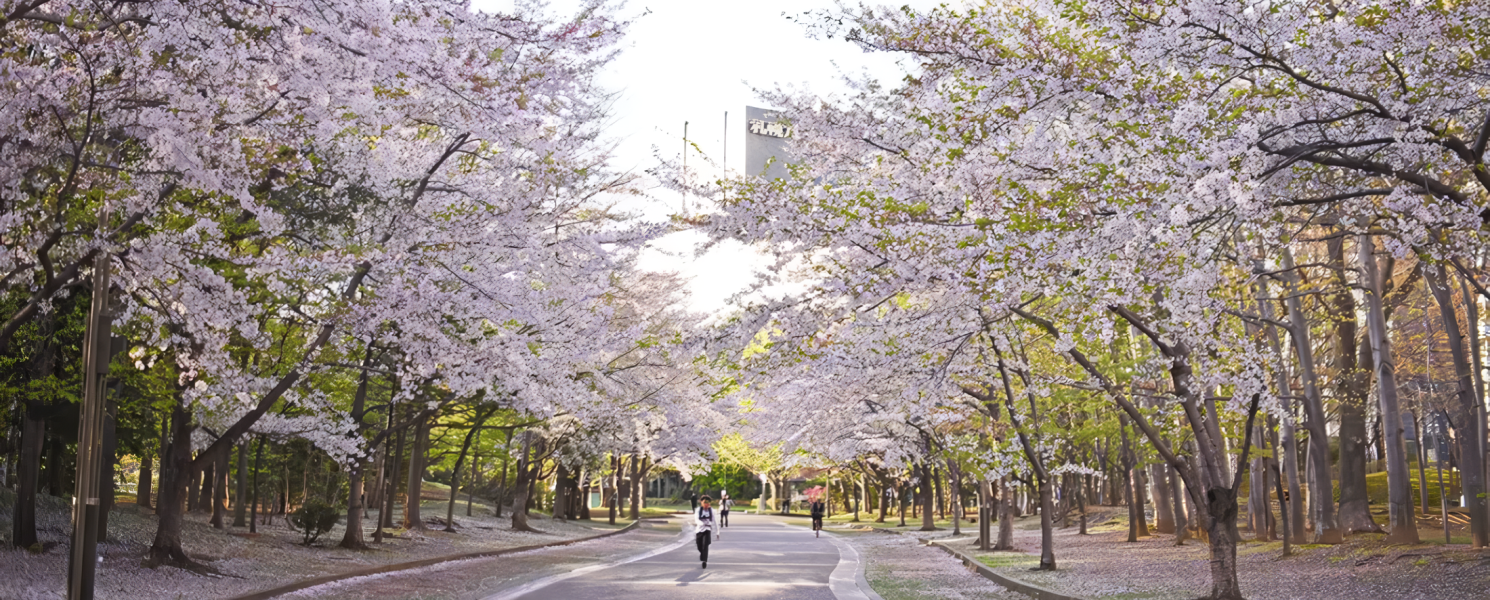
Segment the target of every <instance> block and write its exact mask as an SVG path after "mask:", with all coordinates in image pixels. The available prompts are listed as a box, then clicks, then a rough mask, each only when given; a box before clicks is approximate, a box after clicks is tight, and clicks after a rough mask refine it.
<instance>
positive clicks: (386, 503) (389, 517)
mask: <svg viewBox="0 0 1490 600" xmlns="http://www.w3.org/2000/svg"><path fill="white" fill-rule="evenodd" d="M407 430H408V428H407V427H404V428H400V429H399V430H398V435H397V436H396V437H397V438H398V439H397V441H395V442H394V443H393V463H392V464H391V465H389V468H390V469H392V471H391V472H390V473H389V477H388V482H387V483H386V484H384V486H383V496H384V498H383V514H381V515H379V516H378V522H379V525H378V529H379V530H381V529H382V528H384V527H388V528H392V527H393V511H394V509H395V508H397V502H398V489H399V488H400V487H402V486H400V485H399V482H400V481H401V480H402V479H403V475H404V471H405V467H404V432H405V431H407ZM379 541H382V540H379Z"/></svg>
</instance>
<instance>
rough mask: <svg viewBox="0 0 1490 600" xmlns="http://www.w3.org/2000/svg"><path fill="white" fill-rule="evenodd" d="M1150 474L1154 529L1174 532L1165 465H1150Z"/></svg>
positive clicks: (1171, 503)
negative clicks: (1152, 489)
mask: <svg viewBox="0 0 1490 600" xmlns="http://www.w3.org/2000/svg"><path fill="white" fill-rule="evenodd" d="M1149 474H1150V475H1149V481H1150V485H1152V486H1153V488H1154V492H1153V495H1154V531H1157V532H1159V533H1174V505H1173V502H1174V501H1173V499H1172V498H1171V497H1170V494H1169V478H1168V477H1167V476H1166V473H1165V472H1164V465H1161V464H1158V463H1155V464H1152V465H1149ZM1078 495H1079V494H1078Z"/></svg>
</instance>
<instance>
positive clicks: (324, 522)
mask: <svg viewBox="0 0 1490 600" xmlns="http://www.w3.org/2000/svg"><path fill="white" fill-rule="evenodd" d="M341 512H342V509H341V508H339V507H336V506H332V505H330V504H326V503H324V502H318V501H311V502H306V503H305V504H303V505H301V506H300V508H299V509H298V510H296V511H295V513H294V514H292V515H290V526H292V527H294V528H295V529H299V530H300V533H301V534H303V535H304V536H305V545H307V546H309V545H311V544H313V543H315V541H316V538H318V537H321V534H323V533H326V532H328V531H331V528H332V527H335V526H336V522H337V520H339V519H341Z"/></svg>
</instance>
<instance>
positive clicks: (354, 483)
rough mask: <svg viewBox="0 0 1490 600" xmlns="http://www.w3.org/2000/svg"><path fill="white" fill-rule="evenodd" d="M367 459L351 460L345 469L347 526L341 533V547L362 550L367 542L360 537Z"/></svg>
mask: <svg viewBox="0 0 1490 600" xmlns="http://www.w3.org/2000/svg"><path fill="white" fill-rule="evenodd" d="M367 467H368V461H366V460H363V459H358V460H354V461H352V466H351V467H350V468H349V469H348V470H347V528H346V531H345V532H343V533H342V536H341V543H340V544H337V545H338V546H341V547H342V548H348V549H351V550H364V549H366V548H367V542H365V541H364V540H363V538H362V506H363V504H362V503H363V493H364V487H365V486H364V485H363V476H362V473H363V472H364V471H366V470H367Z"/></svg>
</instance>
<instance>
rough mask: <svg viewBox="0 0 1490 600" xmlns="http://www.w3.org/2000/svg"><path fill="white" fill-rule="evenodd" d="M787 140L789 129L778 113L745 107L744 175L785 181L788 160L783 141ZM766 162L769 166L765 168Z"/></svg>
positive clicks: (789, 134) (788, 156) (789, 158)
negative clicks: (763, 176)
mask: <svg viewBox="0 0 1490 600" xmlns="http://www.w3.org/2000/svg"><path fill="white" fill-rule="evenodd" d="M791 137H792V125H791V123H788V122H787V121H786V120H785V118H784V117H783V115H782V114H781V113H779V112H777V111H774V110H770V109H767V108H757V107H754V106H747V107H745V174H746V175H765V176H766V177H767V178H770V179H778V178H779V179H785V178H786V177H788V176H789V174H788V172H787V168H786V166H787V164H789V163H791V162H792V159H791V156H790V155H789V154H788V153H787V150H786V141H787V140H788V139H791ZM773 158H774V159H775V160H774V161H772V160H771V159H773ZM767 162H770V167H769V168H768V167H767V166H766V163H767Z"/></svg>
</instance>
